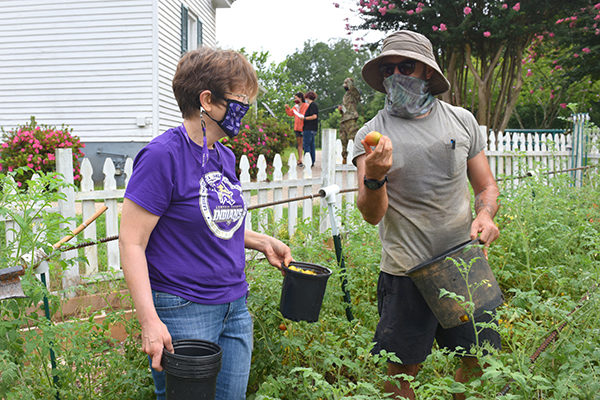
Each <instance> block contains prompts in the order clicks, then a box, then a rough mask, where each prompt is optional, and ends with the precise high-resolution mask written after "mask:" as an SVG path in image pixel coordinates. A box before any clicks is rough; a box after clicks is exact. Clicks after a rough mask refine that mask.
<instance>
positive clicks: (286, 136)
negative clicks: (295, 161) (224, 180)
mask: <svg viewBox="0 0 600 400" xmlns="http://www.w3.org/2000/svg"><path fill="white" fill-rule="evenodd" d="M222 143H223V144H224V145H225V146H227V147H229V148H230V149H231V150H232V151H233V153H234V154H235V167H236V168H235V171H236V174H237V175H238V177H239V175H240V172H241V171H240V160H241V158H242V156H243V155H246V157H248V162H249V164H250V177H251V178H252V179H256V175H257V173H258V166H257V162H258V156H260V155H261V154H263V155H264V156H265V159H266V161H267V173H271V172H273V159H274V158H275V154H278V153H282V152H283V150H285V149H286V148H288V147H290V146H295V143H296V139H295V135H294V132H293V131H292V128H291V127H290V126H289V125H288V124H287V123H286V122H279V121H278V120H277V119H276V118H271V117H265V116H263V115H262V113H259V114H258V115H257V116H255V115H254V112H253V109H251V110H250V111H248V113H247V114H246V116H245V117H244V119H243V121H242V128H241V129H240V134H239V135H238V136H236V137H234V138H224V139H222Z"/></svg>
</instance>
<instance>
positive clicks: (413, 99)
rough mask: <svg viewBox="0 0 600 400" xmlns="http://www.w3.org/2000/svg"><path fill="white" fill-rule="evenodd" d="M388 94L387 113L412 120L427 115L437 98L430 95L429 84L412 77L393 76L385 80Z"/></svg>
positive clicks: (384, 84) (384, 83)
mask: <svg viewBox="0 0 600 400" xmlns="http://www.w3.org/2000/svg"><path fill="white" fill-rule="evenodd" d="M383 86H384V87H385V91H386V92H387V97H386V109H387V111H388V112H389V113H390V114H392V115H394V116H396V117H400V118H405V119H411V118H415V117H418V116H420V115H424V114H427V113H428V112H429V111H430V110H431V108H432V107H433V104H434V101H435V97H433V96H432V95H431V93H429V82H427V81H424V80H422V79H419V78H415V77H412V76H405V75H401V74H392V75H390V76H388V77H387V78H385V79H384V80H383Z"/></svg>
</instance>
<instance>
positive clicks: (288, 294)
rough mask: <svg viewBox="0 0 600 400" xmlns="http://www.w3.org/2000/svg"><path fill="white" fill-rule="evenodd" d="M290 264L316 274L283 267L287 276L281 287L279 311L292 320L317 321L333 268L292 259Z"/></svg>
mask: <svg viewBox="0 0 600 400" xmlns="http://www.w3.org/2000/svg"><path fill="white" fill-rule="evenodd" d="M289 266H295V267H297V268H300V269H303V270H305V271H310V272H313V273H314V274H309V273H303V272H299V271H294V270H292V269H289V267H285V266H284V267H283V269H284V270H285V277H284V278H283V285H282V287H281V300H280V302H279V311H281V315H283V316H284V317H285V318H287V319H290V320H292V321H307V322H317V321H318V320H319V313H320V312H321V305H322V304H323V297H324V296H325V289H326V288H327V280H328V279H329V277H330V276H331V270H330V269H329V268H326V267H323V266H321V265H317V264H309V263H303V262H297V261H292V262H291V263H290V265H289Z"/></svg>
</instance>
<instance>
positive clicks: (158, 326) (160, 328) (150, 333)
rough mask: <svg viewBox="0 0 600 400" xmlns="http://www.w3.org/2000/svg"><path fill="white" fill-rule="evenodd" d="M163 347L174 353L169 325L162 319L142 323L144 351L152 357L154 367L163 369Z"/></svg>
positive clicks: (159, 369)
mask: <svg viewBox="0 0 600 400" xmlns="http://www.w3.org/2000/svg"><path fill="white" fill-rule="evenodd" d="M163 348H165V349H167V351H169V352H171V353H173V351H174V349H173V343H172V341H171V335H170V334H169V331H168V329H167V326H166V325H165V324H164V323H163V322H162V321H161V320H160V319H158V320H156V321H154V322H152V323H150V322H148V323H145V324H143V325H142V351H143V352H144V353H146V354H148V355H149V356H150V358H151V359H152V368H154V369H155V370H157V371H162V370H163V368H162V366H161V359H162V354H163Z"/></svg>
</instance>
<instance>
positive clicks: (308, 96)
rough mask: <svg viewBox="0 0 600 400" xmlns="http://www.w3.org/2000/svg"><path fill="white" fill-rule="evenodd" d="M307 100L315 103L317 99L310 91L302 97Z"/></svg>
mask: <svg viewBox="0 0 600 400" xmlns="http://www.w3.org/2000/svg"><path fill="white" fill-rule="evenodd" d="M304 96H305V97H306V98H307V99H309V100H312V101H315V100H316V99H317V94H316V93H315V92H313V91H312V90H311V91H309V92H306V94H305V95H304Z"/></svg>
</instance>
